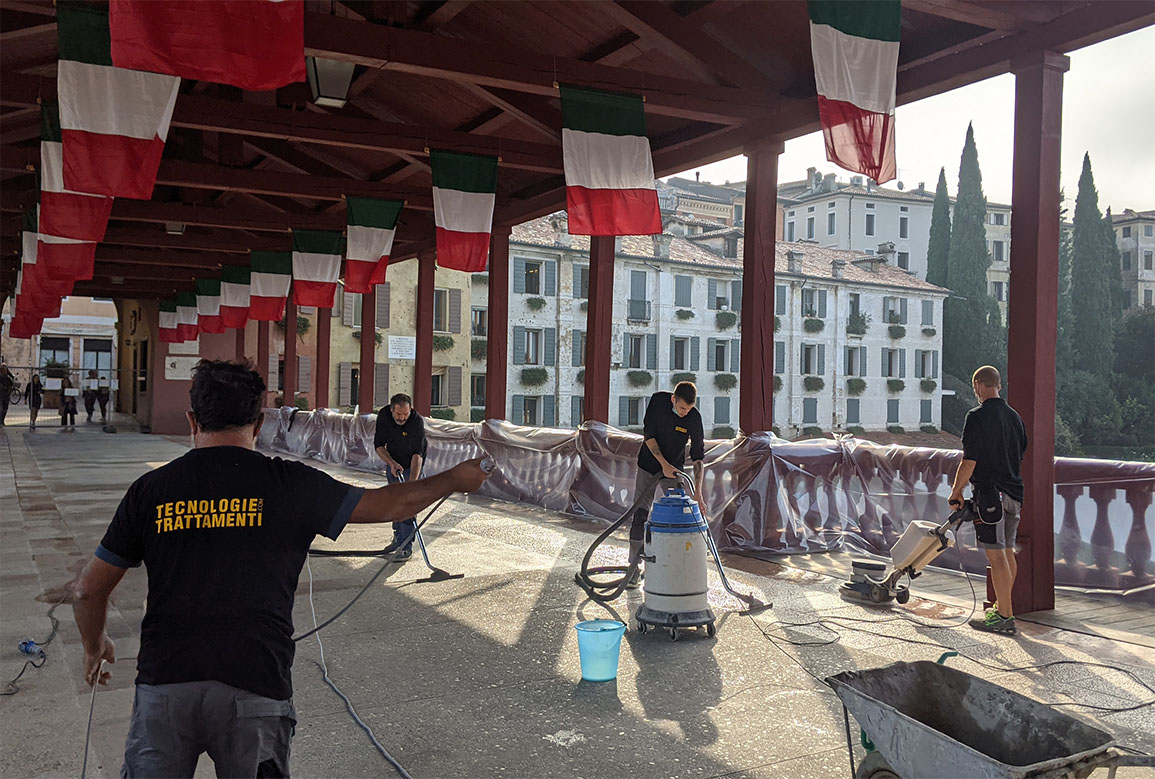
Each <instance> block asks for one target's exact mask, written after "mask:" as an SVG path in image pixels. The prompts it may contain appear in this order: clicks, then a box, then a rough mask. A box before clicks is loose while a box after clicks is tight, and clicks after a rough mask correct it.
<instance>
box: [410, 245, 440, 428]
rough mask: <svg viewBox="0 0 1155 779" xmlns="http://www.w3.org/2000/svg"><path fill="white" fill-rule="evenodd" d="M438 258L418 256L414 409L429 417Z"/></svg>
mask: <svg viewBox="0 0 1155 779" xmlns="http://www.w3.org/2000/svg"><path fill="white" fill-rule="evenodd" d="M436 270H437V255H436V254H434V253H433V252H424V253H422V254H419V255H418V256H417V359H416V360H415V361H414V364H413V408H415V409H417V413H418V414H421V415H422V416H429V407H430V405H431V404H432V402H433V284H434V271H436Z"/></svg>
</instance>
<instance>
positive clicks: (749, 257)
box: [738, 141, 782, 434]
mask: <svg viewBox="0 0 1155 779" xmlns="http://www.w3.org/2000/svg"><path fill="white" fill-rule="evenodd" d="M781 153H782V143H781V142H780V141H766V142H762V143H759V144H757V145H754V146H751V147H750V148H747V149H746V159H747V163H746V170H747V172H746V214H745V219H746V226H745V234H744V237H745V241H744V246H743V257H742V290H743V293H742V312H741V316H742V352H741V365H740V367H741V372H740V375H739V377H738V426H739V427H740V428H741V430H742V432H744V433H747V434H750V433H757V432H760V431H765V430H769V429H770V427H771V425H773V423H774V419H773V416H774V232H775V225H776V223H777V213H778V155H779V154H781Z"/></svg>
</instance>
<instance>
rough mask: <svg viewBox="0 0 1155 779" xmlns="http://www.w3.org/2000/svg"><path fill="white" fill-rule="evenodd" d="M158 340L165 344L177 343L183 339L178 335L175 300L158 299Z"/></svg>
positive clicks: (178, 324)
mask: <svg viewBox="0 0 1155 779" xmlns="http://www.w3.org/2000/svg"><path fill="white" fill-rule="evenodd" d="M160 340H161V343H166V344H178V343H180V342H181V341H182V340H184V339H183V338H181V337H180V323H179V322H178V320H177V313H176V301H175V300H162V301H160Z"/></svg>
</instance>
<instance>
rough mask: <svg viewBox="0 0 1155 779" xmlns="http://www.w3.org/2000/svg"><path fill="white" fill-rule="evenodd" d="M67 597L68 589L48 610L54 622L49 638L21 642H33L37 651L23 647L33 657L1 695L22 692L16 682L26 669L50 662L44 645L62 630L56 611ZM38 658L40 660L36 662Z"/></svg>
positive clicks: (32, 644)
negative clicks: (30, 650) (29, 650)
mask: <svg viewBox="0 0 1155 779" xmlns="http://www.w3.org/2000/svg"><path fill="white" fill-rule="evenodd" d="M67 597H68V592H67V590H66V591H65V593H64V594H63V595H61V596H60V600H58V601H56V602H55V603H53V604H52V608H50V609H49V610H48V619H49V620H50V621H51V622H52V632H50V633H49V634H48V638H46V639H44V640H43V641H29V642H21V643H22V644H23V643H28V644H31V646H32V647H34V648H35V650H36V651H35V653H32V652H28V650H26V649H23V648H21V651H22V652H25V653H26V654H33V658H32V659H31V660H25V661H24V665H23V666H21V667H20V673H18V674H16V676H14V677H12V679H11V680H10V681H9V682H8V684H6V685H4V689H3V690H0V695H15V694H16V693H18V692H20V688H19V687H17V686H16V682H18V681H20V677H22V676H24V673H25V671H27V670H28V669H29V668H43V667H44V664H45V663H47V662H48V653H47V652H45V651H44V647H46V646H48V645H49V644H51V643H52V641H53V639H55V638H56V634H57V632H59V630H60V620H59V619H57V618H56V616H55V612H56V609H57V607H59V606H60V604H61V603H64V600H65V599H66V598H67ZM37 660H39V661H40V662H36V661H37Z"/></svg>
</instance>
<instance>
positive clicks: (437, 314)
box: [327, 260, 470, 421]
mask: <svg viewBox="0 0 1155 779" xmlns="http://www.w3.org/2000/svg"><path fill="white" fill-rule="evenodd" d="M434 279H435V288H434V293H433V333H434V335H433V389H432V394H433V397H432V402H431V408H432V412H431V414H432V416H434V417H439V418H442V419H456V420H458V421H468V419H469V395H468V387H467V386H466V376H467V375H468V372H469V338H468V323H467V322H466V321H465V319H464V317H465V313H466V312H467V311H468V310H469V297H470V279H469V276H467V275H466V274H463V273H458V272H455V271H449V270H443V269H441V268H438V269H437V271H436V274H435V277H434ZM416 289H417V260H407V261H405V262H399V263H395V264H392V265H390V266H389V273H388V278H387V279H386V281H385V283H384V284H381V285H380V286H378V287H377V292H376V306H377V309H376V316H375V323H374V324H375V329H376V333H377V335H378V336H379V337H380V343H379V344H378V345H377V346H376V351H375V354H376V364H375V367H374V376H373V378H372V381H373V405H374V407H375V409H378V408H380V407H381V406H384V405H385V404H386V403H388V402H389V398H390V397H392V396H393V395H395V394H397V393H398V392H404V393H405V394H407V395H410V396H412V395H413V369H414V360H415V355H416V332H417V295H416ZM332 315H333V323H332V329H331V337H330V350H331V351H330V355H331V356H330V359H329V364H330V366H332V367H331V370H330V375H329V376H328V377H327V378H328V381H329V388H330V389H329V398H330V399H331V402H332V403H334V405H335V407H337V408H340V409H344V410H349V409H352V407H353V406H354V404H356V402H357V391H358V388H359V386H360V383H361V382H362V381H363V380H364V377H362V376H361V375H360V371H359V366H360V355H361V337H362V335H361V295H358V294H353V293H349V292H345V291H344V288H343V287H340V286H339V287H338V288H337V301H336V303H335V305H334V306H333V309H332Z"/></svg>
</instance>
